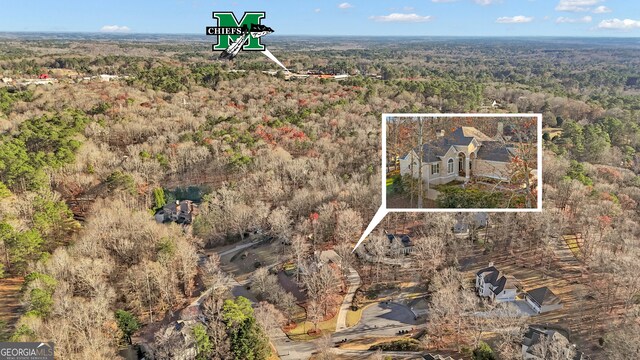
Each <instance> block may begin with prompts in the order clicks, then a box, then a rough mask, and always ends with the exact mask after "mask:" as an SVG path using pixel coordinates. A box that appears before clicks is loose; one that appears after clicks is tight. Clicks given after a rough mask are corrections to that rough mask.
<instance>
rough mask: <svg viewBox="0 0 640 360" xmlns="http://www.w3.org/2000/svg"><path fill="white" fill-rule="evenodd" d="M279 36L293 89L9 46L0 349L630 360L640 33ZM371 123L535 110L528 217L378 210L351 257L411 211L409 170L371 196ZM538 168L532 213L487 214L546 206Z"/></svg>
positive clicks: (70, 354)
mask: <svg viewBox="0 0 640 360" xmlns="http://www.w3.org/2000/svg"><path fill="white" fill-rule="evenodd" d="M267 19H269V18H268V17H267ZM265 24H267V25H269V26H271V25H272V22H268V21H266V20H265ZM200 27H201V28H203V29H204V24H202V26H200ZM274 29H276V32H275V33H274V34H273V35H269V36H268V37H266V39H268V40H265V43H268V45H269V49H270V51H271V52H272V53H273V54H276V55H277V58H278V60H279V61H281V62H282V64H283V65H284V67H286V70H285V69H283V68H280V67H279V66H277V65H276V64H274V62H272V61H271V60H270V59H269V58H267V57H265V56H262V55H260V54H256V53H250V52H248V51H246V52H244V53H240V54H239V55H238V56H237V57H235V58H233V60H231V61H223V60H218V54H217V53H216V52H212V50H211V41H210V39H208V38H206V37H205V36H204V35H172V34H133V33H132V34H127V33H122V34H120V33H115V34H114V33H95V34H92V33H75V32H61V33H40V32H2V33H0V341H2V342H53V343H54V344H55V358H56V359H117V358H125V359H142V358H145V359H185V360H186V359H255V360H267V359H268V360H273V359H317V360H324V359H456V360H458V359H465V360H466V359H509V360H510V359H514V360H515V359H551V360H562V359H594V360H596V359H607V360H623V359H637V358H640V337H638V333H640V317H639V314H640V278H639V277H638V269H639V268H640V210H639V209H638V204H639V203H640V175H639V174H640V57H639V56H638V55H639V54H640V42H639V41H638V38H614V37H602V38H599V37H594V38H583V37H475V38H470V37H438V36H434V37H421V36H415V37H414V36H405V37H393V36H389V37H376V36H303V35H300V36H294V35H278V33H277V31H278V28H277V26H274ZM0 30H3V29H2V27H1V26H0ZM383 113H394V114H399V113H423V114H426V113H495V114H509V113H518V114H541V115H542V140H541V141H542V150H543V152H542V163H541V164H538V163H537V161H533V160H532V164H533V165H531V166H533V167H532V168H529V167H527V168H526V171H524V174H525V175H524V176H525V177H526V178H527V181H526V184H527V185H526V192H522V191H521V190H520V188H518V190H517V191H518V194H517V196H518V197H517V199H518V204H516V205H513V204H512V203H509V204H508V205H503V200H502V198H501V200H500V201H501V202H500V205H499V206H498V205H495V206H489V205H487V204H483V203H482V201H485V200H483V199H485V198H473V199H472V198H465V196H467V195H465V194H466V193H459V194H458V193H456V194H457V195H456V196H459V197H458V198H457V199H456V201H459V202H461V203H464V204H473V205H476V206H472V207H479V208H489V209H487V212H484V213H479V212H459V213H458V212H424V213H423V212H393V213H389V214H388V215H387V216H386V217H385V218H384V219H383V220H382V222H381V223H380V224H379V225H378V226H377V227H376V228H375V229H374V230H373V232H372V233H371V234H370V235H369V236H368V237H367V239H366V240H365V241H364V242H363V244H362V245H360V246H358V247H357V248H356V249H355V250H354V246H355V245H356V242H357V241H358V239H359V237H360V236H361V235H362V233H363V230H364V229H365V228H366V227H367V225H368V224H369V222H370V221H371V219H372V217H373V216H374V214H375V213H376V211H377V210H378V208H379V206H380V204H381V201H382V197H383V196H387V198H391V197H390V196H395V197H397V198H401V199H404V200H403V201H408V200H407V199H408V197H409V196H411V201H410V203H409V202H407V204H410V205H413V202H414V196H417V195H416V194H417V193H416V192H415V191H414V190H413V189H414V188H413V186H414V185H413V183H411V184H410V182H411V181H420V180H415V179H412V178H411V177H410V176H409V175H407V176H406V177H403V176H402V175H400V170H397V171H398V172H397V174H396V175H395V178H394V179H395V183H393V182H392V183H388V187H387V194H386V195H385V194H381V189H380V183H381V179H383V178H384V177H385V176H387V178H389V179H390V178H391V177H392V175H393V174H392V175H389V174H390V171H391V170H389V169H383V168H382V156H383V154H382V137H381V132H382V129H381V122H380V118H381V114H383ZM465 124H467V123H463V122H459V123H458V122H456V123H455V125H456V126H457V125H460V126H471V125H468V124H467V125H465ZM496 124H497V123H496ZM496 124H492V125H491V127H488V126H487V130H486V131H485V132H486V133H487V135H490V136H493V135H494V133H495V132H496V128H497V127H498V125H496ZM474 126H475V125H474ZM499 126H500V127H499V129H500V132H502V129H503V128H502V124H500V125H499ZM527 126H529V125H527ZM414 130H415V129H408V130H407V129H405V130H404V131H407V132H409V131H414ZM430 131H431V130H430ZM448 131H449V130H448ZM452 131H453V128H452ZM407 134H408V135H407ZM405 135H406V136H407V138H409V137H411V138H412V139H413V137H412V136H413V133H405ZM534 137H535V135H532V136H531V139H532V140H531V141H537V140H538V139H533V138H534ZM412 141H413V140H412ZM432 141H433V140H432ZM521 143H524V142H521ZM398 146H399V147H400V148H402V151H403V152H404V153H403V154H399V153H400V150H398V159H399V158H400V157H401V156H403V155H404V154H406V153H407V152H408V151H410V150H411V149H412V148H413V147H415V146H416V145H415V144H413V143H411V144H399V145H398ZM395 156H396V155H395V154H394V158H393V162H394V164H395ZM534 157H535V155H534ZM388 159H390V157H388ZM400 162H401V160H398V164H400ZM434 164H435V162H434ZM443 164H444V165H442V167H438V168H437V169H438V171H440V169H442V171H444V170H445V168H446V165H447V163H446V161H445V162H443ZM451 164H452V165H451V166H452V167H451V170H450V172H451V173H454V170H453V169H454V167H453V164H454V160H451ZM455 164H456V166H457V164H458V160H457V158H456V160H455ZM460 164H463V162H460ZM398 166H400V165H398ZM434 166H435V165H434ZM438 166H439V165H438ZM531 169H534V170H535V169H537V172H535V174H534V175H535V176H540V177H541V178H542V188H536V190H535V191H540V192H541V193H542V211H538V212H491V208H495V207H505V208H506V207H510V208H523V207H529V208H534V207H535V201H536V196H537V193H534V194H533V195H531V193H532V191H533V190H531V191H530V186H533V185H530V184H529V176H530V175H529V174H533V173H531ZM458 171H460V174H463V169H462V165H460V169H459V170H458V168H457V167H456V170H455V172H456V175H457V174H458ZM431 174H433V173H431ZM531 176H532V177H531V179H533V175H531ZM461 179H462V180H464V174H463V175H462V177H461ZM536 179H537V178H536ZM522 181H523V183H524V180H522ZM532 181H533V180H532ZM403 184H404V187H403ZM532 184H533V183H532ZM409 186H411V190H410V189H409ZM416 186H417V185H416ZM434 186H435V185H434ZM438 186H441V187H440V188H439V189H443V187H442V186H444V185H438ZM522 188H525V185H522ZM445 190H446V189H445ZM441 191H442V190H441ZM451 191H453V190H451ZM390 194H391V195H390ZM522 194H524V195H522ZM418 195H420V194H418ZM424 196H425V198H424V200H425V203H426V202H427V201H433V202H436V200H435V199H436V197H433V198H432V199H430V200H429V199H427V198H426V192H425V195H424ZM468 196H472V195H468ZM513 197H515V195H514V196H513ZM438 201H441V202H440V203H438V204H445V201H446V199H444V198H443V197H442V196H441V197H440V198H439V200H438ZM514 201H515V200H514ZM403 204H404V203H403ZM399 207H402V206H399ZM406 207H415V206H406ZM433 207H462V206H458V205H457V204H453V205H450V206H444V205H443V206H435V205H434V206H433Z"/></svg>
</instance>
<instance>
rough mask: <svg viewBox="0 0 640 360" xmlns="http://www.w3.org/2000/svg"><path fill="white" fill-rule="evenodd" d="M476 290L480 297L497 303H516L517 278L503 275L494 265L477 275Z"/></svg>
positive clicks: (490, 264) (481, 270) (491, 264)
mask: <svg viewBox="0 0 640 360" xmlns="http://www.w3.org/2000/svg"><path fill="white" fill-rule="evenodd" d="M475 288H476V291H477V292H478V296H480V297H484V298H488V299H490V300H491V301H493V302H496V303H499V302H505V301H515V300H516V296H517V294H518V288H517V287H516V280H515V278H513V277H512V276H507V275H504V274H502V273H501V272H500V271H499V270H498V269H497V268H496V267H495V266H493V263H489V266H488V267H486V268H484V269H480V270H479V271H478V272H477V273H476V283H475Z"/></svg>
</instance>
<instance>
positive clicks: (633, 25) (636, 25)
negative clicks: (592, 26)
mask: <svg viewBox="0 0 640 360" xmlns="http://www.w3.org/2000/svg"><path fill="white" fill-rule="evenodd" d="M598 29H605V30H632V29H640V20H631V19H624V20H620V19H608V20H602V21H600V23H599V24H598Z"/></svg>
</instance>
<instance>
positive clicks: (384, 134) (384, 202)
mask: <svg viewBox="0 0 640 360" xmlns="http://www.w3.org/2000/svg"><path fill="white" fill-rule="evenodd" d="M391 116H396V117H432V118H453V117H456V118H471V117H473V118H478V117H485V118H490V117H491V118H500V117H504V118H507V117H529V118H537V121H536V123H537V129H538V138H537V140H538V144H537V145H538V146H537V151H538V169H537V170H538V202H537V203H538V204H537V205H538V206H537V207H536V208H531V209H517V208H506V209H504V208H482V209H449V208H428V209H414V208H407V209H389V208H387V173H386V170H385V169H386V168H387V122H386V119H387V118H388V117H391ZM381 172H382V183H381V187H382V192H381V194H382V208H383V209H385V210H386V211H387V212H541V211H542V114H520V113H514V114H491V113H479V114H468V113H465V114H423V113H383V114H382V171H381Z"/></svg>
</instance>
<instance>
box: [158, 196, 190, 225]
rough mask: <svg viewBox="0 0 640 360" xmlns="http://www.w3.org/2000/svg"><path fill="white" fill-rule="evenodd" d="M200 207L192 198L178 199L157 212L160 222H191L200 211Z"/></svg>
mask: <svg viewBox="0 0 640 360" xmlns="http://www.w3.org/2000/svg"><path fill="white" fill-rule="evenodd" d="M197 209H198V207H197V206H196V205H195V204H194V203H193V202H192V201H191V200H182V201H179V200H176V202H175V203H171V204H167V205H165V206H164V207H163V208H162V209H160V210H158V212H157V213H156V214H155V218H156V221H157V222H159V223H164V222H169V221H175V222H177V223H178V224H191V221H193V217H194V215H196V214H197V212H198V210H197Z"/></svg>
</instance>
